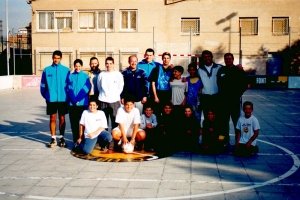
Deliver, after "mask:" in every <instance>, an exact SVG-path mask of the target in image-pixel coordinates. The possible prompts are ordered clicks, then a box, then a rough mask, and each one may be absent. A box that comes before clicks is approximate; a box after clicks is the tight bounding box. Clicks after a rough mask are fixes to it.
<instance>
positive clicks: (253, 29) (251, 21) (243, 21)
mask: <svg viewBox="0 0 300 200" xmlns="http://www.w3.org/2000/svg"><path fill="white" fill-rule="evenodd" d="M240 27H241V31H242V35H257V34H258V18H257V17H241V18H240Z"/></svg>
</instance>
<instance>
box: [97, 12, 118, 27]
mask: <svg viewBox="0 0 300 200" xmlns="http://www.w3.org/2000/svg"><path fill="white" fill-rule="evenodd" d="M113 17H114V15H113V11H100V12H99V13H98V28H99V29H103V30H104V29H105V28H106V29H108V30H113V27H114V26H113V22H114V18H113Z"/></svg>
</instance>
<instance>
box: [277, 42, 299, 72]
mask: <svg viewBox="0 0 300 200" xmlns="http://www.w3.org/2000/svg"><path fill="white" fill-rule="evenodd" d="M278 53H279V55H280V56H281V58H282V61H283V66H282V69H283V74H284V75H300V40H296V41H295V42H294V43H293V44H292V45H291V46H286V47H285V48H284V49H282V50H280V51H278Z"/></svg>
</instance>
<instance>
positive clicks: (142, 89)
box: [121, 55, 148, 113]
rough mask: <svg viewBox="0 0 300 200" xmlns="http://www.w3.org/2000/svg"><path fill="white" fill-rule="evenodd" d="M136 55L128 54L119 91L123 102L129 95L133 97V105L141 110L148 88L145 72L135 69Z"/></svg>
mask: <svg viewBox="0 0 300 200" xmlns="http://www.w3.org/2000/svg"><path fill="white" fill-rule="evenodd" d="M137 61H138V59H137V57H136V56H135V55H132V56H129V58H128V63H129V67H127V68H126V69H125V70H124V71H123V72H122V74H123V77H124V87H123V91H122V93H121V101H122V104H124V99H126V98H128V97H129V96H130V97H133V98H134V101H135V107H136V108H137V109H139V111H140V113H142V112H143V104H144V103H146V101H147V96H148V88H147V78H146V73H145V72H144V70H142V69H137V67H136V65H137Z"/></svg>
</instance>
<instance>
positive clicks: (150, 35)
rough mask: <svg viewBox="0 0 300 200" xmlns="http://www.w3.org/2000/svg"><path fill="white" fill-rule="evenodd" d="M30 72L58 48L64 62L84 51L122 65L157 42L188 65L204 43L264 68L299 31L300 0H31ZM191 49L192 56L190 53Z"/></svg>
mask: <svg viewBox="0 0 300 200" xmlns="http://www.w3.org/2000/svg"><path fill="white" fill-rule="evenodd" d="M30 2H31V5H32V13H33V14H32V51H33V52H32V53H33V56H32V59H33V72H34V73H35V74H41V72H42V70H43V68H44V67H45V66H47V65H49V64H50V63H51V54H52V52H53V51H54V50H56V49H60V50H61V51H62V52H63V61H62V62H63V63H64V64H65V65H67V66H70V67H72V61H73V60H74V59H76V58H80V59H82V60H83V61H84V66H85V67H86V68H88V64H89V58H90V57H92V56H96V57H98V58H99V60H100V68H101V69H104V59H105V57H106V56H113V57H114V58H115V62H116V66H117V67H118V68H119V69H120V70H121V69H123V68H124V67H126V66H128V63H127V59H128V56H129V55H131V54H136V55H138V58H139V59H140V60H141V59H142V58H143V54H144V51H145V49H147V48H149V47H150V48H154V50H155V52H156V60H157V61H158V62H161V58H160V56H159V55H160V54H162V53H163V52H165V51H168V52H170V53H171V54H172V55H173V57H172V62H173V63H174V64H180V65H183V66H184V67H185V68H186V67H187V65H188V63H189V62H191V60H197V56H198V55H199V54H201V52H202V51H203V50H205V49H208V50H211V51H212V52H213V53H214V59H215V61H216V62H219V63H223V55H224V53H226V52H232V53H233V54H234V55H235V61H236V63H239V62H240V63H241V64H242V65H243V66H244V68H245V69H246V70H253V71H255V72H256V74H265V73H266V60H267V59H268V55H271V53H272V52H277V51H278V50H280V49H282V48H284V47H286V46H287V45H290V44H292V43H293V41H295V40H297V39H299V36H300V12H299V11H300V1H299V0H264V1H258V0H226V1H224V0H205V1H201V0H177V1H176V0H173V1H172V0H101V1H100V0H84V1H83V0H68V1H60V0H47V1H44V0H31V1H30ZM193 57H194V58H193Z"/></svg>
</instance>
